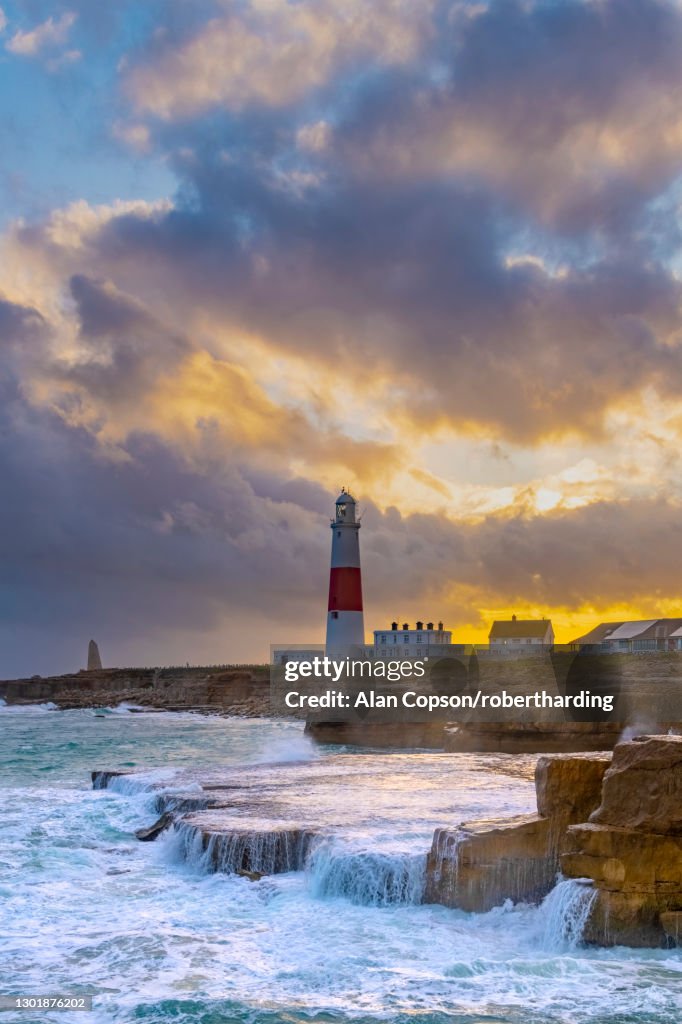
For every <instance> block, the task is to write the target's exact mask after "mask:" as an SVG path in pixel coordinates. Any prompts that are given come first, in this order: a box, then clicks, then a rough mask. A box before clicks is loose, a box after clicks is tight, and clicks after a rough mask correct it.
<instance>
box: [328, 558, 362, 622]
mask: <svg viewBox="0 0 682 1024" xmlns="http://www.w3.org/2000/svg"><path fill="white" fill-rule="evenodd" d="M328 610H329V611H330V612H361V611H362V579H361V576H360V569H359V568H356V567H355V566H345V567H344V568H335V569H331V571H330V573H329V605H328Z"/></svg>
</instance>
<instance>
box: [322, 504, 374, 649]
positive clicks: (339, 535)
mask: <svg viewBox="0 0 682 1024" xmlns="http://www.w3.org/2000/svg"><path fill="white" fill-rule="evenodd" d="M356 511H357V509H356V502H355V498H354V497H353V495H352V494H349V493H348V491H347V490H346V489H345V488H344V489H343V490H342V491H341V494H340V495H339V496H338V498H337V499H336V516H335V517H334V519H332V521H331V529H332V562H331V569H330V571H329V605H328V611H327V654H328V655H331V656H332V657H334V656H341V657H346V656H347V655H348V654H349V653H350V650H351V648H353V647H360V646H362V645H363V644H364V642H365V622H364V617H363V614H362V580H361V577H360V536H359V531H360V523H359V522H358V521H357V516H356Z"/></svg>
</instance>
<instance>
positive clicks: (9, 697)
mask: <svg viewBox="0 0 682 1024" xmlns="http://www.w3.org/2000/svg"><path fill="white" fill-rule="evenodd" d="M0 698H2V699H3V700H6V701H7V702H8V703H9V704H30V703H36V704H37V703H44V702H47V701H51V702H52V703H54V704H56V705H57V706H58V707H60V708H92V707H104V706H110V705H115V704H120V703H122V702H124V701H126V702H129V703H131V704H137V705H140V706H141V707H149V708H163V709H165V710H169V711H192V710H193V711H206V712H209V713H211V712H212V713H216V714H218V713H223V714H231V715H244V716H264V715H268V714H269V713H270V687H269V669H268V666H267V665H254V666H235V667H229V666H226V667H220V668H169V669H153V668H132V669H99V670H96V671H86V672H76V673H74V674H72V675H64V676H52V677H49V678H46V679H39V678H36V679H15V680H5V681H2V682H0Z"/></svg>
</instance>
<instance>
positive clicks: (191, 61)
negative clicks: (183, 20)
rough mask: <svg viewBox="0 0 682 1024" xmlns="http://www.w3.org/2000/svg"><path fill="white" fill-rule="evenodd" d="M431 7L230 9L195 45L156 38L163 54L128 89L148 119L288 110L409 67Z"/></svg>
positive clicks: (270, 5) (305, 3)
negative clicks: (320, 91) (376, 71)
mask: <svg viewBox="0 0 682 1024" xmlns="http://www.w3.org/2000/svg"><path fill="white" fill-rule="evenodd" d="M430 8H431V3H430V2H429V0H422V2H421V3H420V4H413V3H409V2H406V0H375V2H374V3H372V4H371V5H368V4H365V3H363V2H362V0H346V2H345V3H343V4H337V3H335V2H334V0H314V2H313V0H301V2H297V3H274V2H266V3H262V2H257V0H247V2H246V3H243V4H240V5H239V6H237V5H232V4H230V5H228V10H227V11H226V13H225V14H223V15H221V16H220V17H218V18H214V19H212V20H210V21H209V22H207V23H206V24H205V25H204V26H203V27H202V28H200V29H199V30H198V31H197V32H196V33H195V34H194V35H193V36H192V37H191V38H190V39H188V40H184V41H182V42H180V43H178V42H177V41H176V40H175V39H173V40H171V41H170V43H169V44H167V45H164V40H163V36H161V38H160V39H157V41H156V45H157V52H155V53H153V54H147V55H145V57H144V60H141V61H139V62H137V63H136V64H135V65H134V66H133V67H132V68H131V69H130V71H128V73H127V90H128V93H129V95H130V96H131V97H132V99H133V101H134V102H135V104H136V106H137V108H138V109H139V110H140V111H146V112H148V113H151V114H154V115H156V116H157V117H160V118H164V119H174V118H182V117H187V116H189V115H193V114H196V113H197V112H201V111H204V110H206V109H208V108H210V107H212V106H215V105H220V106H222V105H224V106H227V107H228V108H229V109H233V110H240V109H242V108H244V107H245V106H248V105H250V104H255V105H265V106H271V107H282V106H286V105H288V104H290V103H293V102H295V101H297V100H300V99H302V98H303V97H304V96H305V94H306V93H307V92H309V91H310V90H311V89H315V88H319V87H321V86H323V85H324V84H325V83H327V82H328V81H329V80H330V79H331V78H332V77H333V76H334V75H336V74H337V73H338V72H339V71H340V70H342V69H345V70H346V71H348V70H350V69H352V67H353V66H354V65H357V64H358V63H359V62H361V61H363V60H367V59H371V60H376V61H377V62H378V63H379V64H383V65H392V64H403V63H405V62H407V61H409V60H410V59H411V58H413V57H414V56H415V54H416V52H417V50H418V47H419V45H420V43H421V41H422V38H423V35H424V30H425V28H426V27H427V25H428V12H429V10H430Z"/></svg>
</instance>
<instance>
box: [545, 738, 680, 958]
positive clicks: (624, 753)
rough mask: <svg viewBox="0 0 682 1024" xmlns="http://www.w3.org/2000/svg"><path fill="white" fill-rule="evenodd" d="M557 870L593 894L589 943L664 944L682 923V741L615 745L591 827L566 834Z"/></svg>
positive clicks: (674, 939)
mask: <svg viewBox="0 0 682 1024" xmlns="http://www.w3.org/2000/svg"><path fill="white" fill-rule="evenodd" d="M561 869H562V871H563V873H564V874H565V875H566V876H567V877H569V878H578V877H588V878H591V879H592V881H593V884H594V886H595V888H596V889H597V898H596V899H595V901H594V903H593V905H592V910H591V912H590V916H589V918H588V920H587V924H586V927H585V932H584V938H585V940H586V941H591V942H597V943H599V944H601V945H627V946H665V945H675V944H679V942H680V922H681V921H682V737H681V736H642V737H639V738H638V739H636V740H634V741H631V742H627V743H621V744H619V745H618V746H617V747H616V748H615V751H614V754H613V761H612V763H611V766H610V768H609V769H608V771H607V772H606V774H605V776H604V782H603V789H602V799H601V802H600V805H599V807H598V808H597V809H596V810H595V811H594V812H593V813H592V814H591V815H590V819H589V821H588V822H585V823H581V824H573V825H571V826H570V827H569V828H568V830H567V836H566V844H565V849H564V850H563V853H562V856H561Z"/></svg>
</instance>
